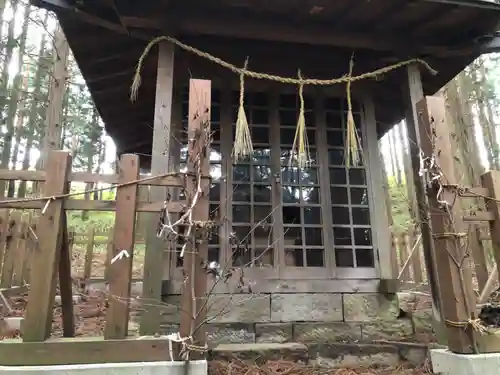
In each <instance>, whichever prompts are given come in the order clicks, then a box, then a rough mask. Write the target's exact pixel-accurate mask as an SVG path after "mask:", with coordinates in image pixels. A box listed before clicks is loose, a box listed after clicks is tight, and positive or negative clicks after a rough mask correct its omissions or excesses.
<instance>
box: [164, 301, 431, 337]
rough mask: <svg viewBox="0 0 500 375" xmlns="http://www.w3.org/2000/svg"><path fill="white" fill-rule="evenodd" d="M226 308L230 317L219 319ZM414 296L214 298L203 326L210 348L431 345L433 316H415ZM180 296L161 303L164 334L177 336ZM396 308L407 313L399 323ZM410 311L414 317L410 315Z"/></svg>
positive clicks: (422, 311) (427, 311) (419, 312)
mask: <svg viewBox="0 0 500 375" xmlns="http://www.w3.org/2000/svg"><path fill="white" fill-rule="evenodd" d="M228 298H231V302H229V304H228V305H227V306H228V307H227V309H226V310H228V312H227V313H226V314H222V313H220V311H221V310H222V309H223V307H224V306H226V304H227V303H228ZM414 300H415V298H414V296H412V295H406V294H403V295H400V296H399V298H398V296H397V295H391V296H385V295H380V294H375V293H370V294H369V293H366V294H333V293H332V294H328V293H297V294H267V295H259V296H255V297H253V296H248V295H247V294H237V295H232V296H228V295H214V296H212V297H211V301H210V302H209V304H211V306H212V307H211V309H210V311H209V313H208V314H209V316H211V318H213V319H212V320H211V322H210V323H209V324H208V325H207V333H208V340H209V342H211V343H212V344H237V343H238V344H245V343H287V342H300V343H321V342H325V343H328V342H336V343H359V342H365V343H370V342H374V341H380V340H383V341H425V342H428V341H433V330H432V311H431V309H430V305H429V306H427V308H425V309H418V310H414V307H415V303H414ZM179 301H180V297H179V296H171V297H169V298H167V299H166V301H165V302H167V303H168V304H169V306H170V307H169V308H168V311H165V313H164V315H163V320H162V321H163V324H162V331H163V332H162V333H166V332H168V333H170V332H175V331H177V330H178V319H179V315H180V314H179V310H178V304H179ZM400 307H401V308H403V309H404V310H405V311H411V314H409V315H410V316H409V317H408V318H403V319H401V318H398V317H399V316H400ZM413 310H414V311H413Z"/></svg>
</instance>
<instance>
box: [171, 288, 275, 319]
mask: <svg viewBox="0 0 500 375" xmlns="http://www.w3.org/2000/svg"><path fill="white" fill-rule="evenodd" d="M270 298H271V297H270V295H268V294H260V295H251V294H233V295H230V294H214V295H212V296H210V299H209V302H208V306H209V309H208V311H207V318H209V319H211V320H210V322H213V323H262V322H268V321H269V319H270V315H271V313H270V305H271V302H270ZM165 302H166V306H165V308H164V310H163V313H162V322H164V323H179V322H180V307H179V306H180V303H181V296H169V297H168V298H166V299H165Z"/></svg>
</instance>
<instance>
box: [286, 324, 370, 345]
mask: <svg viewBox="0 0 500 375" xmlns="http://www.w3.org/2000/svg"><path fill="white" fill-rule="evenodd" d="M294 340H295V341H297V342H305V343H308V342H357V341H360V340H361V324H358V323H342V322H339V323H297V324H294Z"/></svg>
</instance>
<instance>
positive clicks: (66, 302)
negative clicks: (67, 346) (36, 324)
mask: <svg viewBox="0 0 500 375" xmlns="http://www.w3.org/2000/svg"><path fill="white" fill-rule="evenodd" d="M68 191H70V188H69V186H68ZM61 231H62V233H61V236H62V239H61V244H60V248H61V250H60V256H59V293H60V294H61V310H62V323H63V336H64V337H73V336H74V335H75V322H74V316H73V283H72V278H71V251H70V247H69V235H68V223H67V218H66V213H65V212H63V215H62V224H61Z"/></svg>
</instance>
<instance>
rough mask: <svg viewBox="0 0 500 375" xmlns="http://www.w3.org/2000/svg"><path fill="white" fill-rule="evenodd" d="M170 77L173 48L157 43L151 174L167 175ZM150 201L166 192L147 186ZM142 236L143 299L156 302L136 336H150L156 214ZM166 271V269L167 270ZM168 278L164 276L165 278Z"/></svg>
mask: <svg viewBox="0 0 500 375" xmlns="http://www.w3.org/2000/svg"><path fill="white" fill-rule="evenodd" d="M173 76H174V46H173V45H172V44H170V43H166V42H163V43H160V44H159V46H158V71H157V77H156V99H155V117H154V128H153V150H152V157H151V173H152V174H153V175H154V174H160V173H166V172H168V168H169V156H170V155H169V154H170V138H171V137H170V126H171V119H172V91H173ZM150 197H151V200H152V201H164V200H165V199H166V197H167V189H165V188H164V187H159V186H151V189H150ZM149 217H150V219H149V225H148V226H147V233H146V254H145V257H144V282H143V291H142V294H143V297H144V298H147V299H149V300H150V301H151V300H156V301H158V303H157V304H153V305H155V307H153V306H149V307H148V309H147V310H146V311H144V312H143V314H142V315H141V324H140V334H141V335H153V334H155V333H156V332H157V331H158V330H159V328H160V319H161V308H160V301H161V282H162V279H163V269H164V263H163V255H164V249H165V240H163V239H161V238H158V237H157V236H156V230H157V228H158V222H159V217H160V216H159V213H158V214H151V215H149ZM167 269H168V270H170V267H167ZM167 276H168V275H167Z"/></svg>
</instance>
